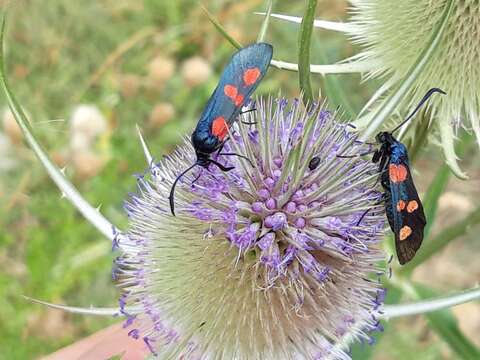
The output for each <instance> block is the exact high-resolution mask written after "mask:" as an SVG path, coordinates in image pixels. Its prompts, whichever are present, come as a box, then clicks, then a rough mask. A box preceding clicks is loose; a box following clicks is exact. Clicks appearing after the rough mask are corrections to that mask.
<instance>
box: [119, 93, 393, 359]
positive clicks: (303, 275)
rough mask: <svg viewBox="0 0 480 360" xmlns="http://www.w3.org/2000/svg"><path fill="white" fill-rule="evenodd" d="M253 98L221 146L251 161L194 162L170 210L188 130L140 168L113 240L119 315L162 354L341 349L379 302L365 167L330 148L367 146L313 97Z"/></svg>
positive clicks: (375, 198)
mask: <svg viewBox="0 0 480 360" xmlns="http://www.w3.org/2000/svg"><path fill="white" fill-rule="evenodd" d="M255 107H256V111H252V112H248V113H247V114H244V115H242V118H243V119H244V120H245V121H248V122H249V123H254V125H245V124H236V125H234V126H233V127H232V128H231V129H230V135H229V136H230V140H228V141H227V142H226V143H225V149H224V152H236V153H238V154H242V155H243V156H245V157H247V158H248V159H250V161H251V162H252V164H250V162H249V161H247V160H245V159H244V158H241V157H237V156H228V157H227V156H222V155H220V156H218V157H216V158H215V159H216V160H217V161H219V162H221V163H223V164H224V165H225V166H234V167H235V168H234V169H233V170H231V171H229V172H222V171H220V170H219V169H218V168H216V167H215V166H213V165H210V168H209V169H208V170H207V169H204V168H201V167H197V168H195V170H194V171H192V173H191V174H187V175H185V176H184V177H183V178H182V179H181V182H180V183H179V185H178V186H177V191H176V197H175V202H176V207H175V209H176V216H173V215H172V214H171V213H170V207H169V202H168V196H169V192H170V188H171V186H172V183H173V181H174V180H175V178H176V177H177V176H178V174H180V172H181V171H182V169H185V168H187V167H188V166H190V165H191V164H192V163H194V162H195V160H196V159H195V153H194V150H193V148H192V145H191V143H190V141H189V140H186V141H185V144H184V145H183V146H180V147H179V148H178V149H177V150H176V151H175V153H174V154H173V155H171V156H169V157H166V158H164V159H163V160H162V161H161V162H160V163H157V164H152V166H151V167H150V169H149V172H148V173H146V174H144V175H141V176H139V177H138V185H139V186H138V193H137V194H135V195H131V197H130V200H129V201H128V202H127V203H126V204H125V208H126V211H127V214H128V217H129V220H130V227H129V230H128V231H127V232H125V233H123V234H119V236H118V237H117V238H116V241H117V245H119V247H120V249H121V251H122V253H123V254H122V255H121V256H120V257H119V258H118V259H117V261H116V270H115V276H116V278H117V279H118V281H119V284H120V286H121V288H122V289H123V295H122V297H121V299H120V307H121V309H122V312H124V314H125V315H127V316H128V320H127V321H126V323H125V326H126V327H127V328H128V331H129V334H130V335H131V336H133V337H136V338H139V339H143V341H145V342H146V344H147V345H148V346H149V347H150V348H151V350H152V352H153V353H155V354H158V355H159V356H161V357H162V358H182V356H183V358H193V359H196V358H198V359H206V358H219V357H222V358H225V359H233V358H237V359H253V358H256V359H258V358H261V359H280V358H281V359H286V358H305V359H311V358H318V359H320V358H327V357H329V356H330V357H333V358H349V356H348V354H347V352H346V351H345V349H346V348H347V347H348V344H349V343H350V342H351V341H352V339H363V340H365V341H369V340H370V337H369V335H368V333H369V332H371V331H372V330H374V329H376V328H377V327H379V323H378V321H377V319H376V317H375V314H376V313H377V311H378V308H379V307H380V306H381V304H382V302H383V294H384V290H383V289H382V288H380V285H379V283H378V281H377V279H376V276H378V275H379V274H380V272H379V269H378V268H377V264H378V261H380V260H382V259H383V258H384V254H383V253H382V252H381V251H380V250H379V248H378V245H379V241H380V239H381V237H382V234H383V231H384V216H383V212H382V208H381V205H380V204H379V196H380V193H379V191H378V190H377V188H378V184H377V182H376V179H377V178H378V172H377V169H376V166H375V165H374V164H372V163H371V162H370V161H368V160H363V159H360V158H359V157H355V156H354V157H349V158H343V157H338V156H337V155H339V154H344V153H348V154H353V155H355V154H359V153H361V152H365V151H366V150H368V149H367V148H368V145H365V144H363V143H360V142H358V141H357V140H356V135H355V133H353V132H352V131H351V130H353V129H352V128H351V127H350V126H349V125H347V124H344V123H340V122H339V121H338V120H336V115H335V114H332V113H330V112H329V111H327V110H325V109H324V108H323V107H322V106H319V105H317V106H315V108H314V109H311V110H306V109H304V108H303V107H302V106H301V105H300V104H299V101H298V100H294V101H292V102H290V104H289V103H288V101H287V100H285V99H279V100H275V101H274V100H268V101H266V102H264V101H263V100H260V101H259V103H258V104H257V105H255ZM312 157H315V160H313V161H312V162H311V161H310V160H311V159H312ZM252 165H253V166H252ZM309 165H310V167H311V168H314V166H313V165H316V168H314V169H313V170H310V167H309ZM195 179H196V180H195ZM367 209H370V210H369V211H368V212H367V213H366V214H365V211H366V210H367ZM362 215H363V218H362ZM360 218H362V219H361V221H360ZM372 275H373V277H372ZM127 309H128V310H127ZM132 309H133V310H132Z"/></svg>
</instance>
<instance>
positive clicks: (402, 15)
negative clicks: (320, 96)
mask: <svg viewBox="0 0 480 360" xmlns="http://www.w3.org/2000/svg"><path fill="white" fill-rule="evenodd" d="M351 3H352V5H353V7H352V13H351V14H352V17H351V22H352V23H353V24H354V25H355V29H356V30H355V31H354V33H353V40H354V41H355V42H357V43H359V44H360V45H362V47H363V49H364V50H363V51H362V52H361V53H360V54H359V55H357V56H356V58H360V59H367V60H370V61H372V62H375V64H379V67H378V68H377V69H375V71H372V73H371V75H381V74H388V75H392V76H393V80H394V81H400V79H402V78H403V77H405V76H406V74H407V72H408V69H409V68H410V67H411V66H412V65H413V64H414V63H415V61H416V60H417V58H418V57H419V55H420V54H421V52H422V50H423V49H424V48H425V47H426V46H427V44H428V41H429V39H430V37H431V34H432V30H433V28H434V27H435V24H437V23H438V21H439V20H440V18H441V15H442V13H443V11H444V9H445V6H446V4H447V1H445V0H402V1H397V0H351ZM478 59H480V1H479V0H461V1H460V0H454V1H453V10H452V13H451V15H450V18H449V19H448V23H447V27H446V29H445V33H444V35H443V37H442V39H441V41H440V43H439V45H438V48H437V49H436V51H435V53H434V54H433V57H432V58H431V59H430V62H429V63H428V65H427V67H426V68H425V70H424V71H423V72H422V74H421V75H420V76H419V77H418V78H417V80H416V82H415V85H414V87H413V89H414V90H413V91H411V93H410V96H409V98H408V99H407V102H408V103H409V104H410V105H412V104H413V103H414V102H415V101H417V100H416V99H418V98H420V97H421V96H422V95H423V94H424V93H425V92H426V91H427V90H428V89H429V88H430V87H439V88H441V89H443V90H445V91H446V92H447V94H448V95H447V96H443V97H441V98H438V99H436V100H435V102H432V103H431V104H430V105H429V106H430V108H431V110H432V115H433V118H434V119H435V123H436V124H437V125H438V126H439V129H440V136H441V140H442V146H443V148H444V151H445V155H446V158H447V161H448V163H449V165H450V167H451V168H452V169H453V170H454V171H455V172H456V174H457V175H459V176H461V177H464V176H465V174H463V172H462V171H461V170H460V168H459V167H458V165H457V162H456V158H455V153H454V149H453V139H454V134H455V132H456V130H457V129H458V127H460V126H463V127H465V128H469V129H473V131H474V132H475V134H476V136H477V139H478V142H479V144H480V119H479V117H480V95H479V94H480V92H479V91H478V89H480V66H479V62H478V61H479V60H478Z"/></svg>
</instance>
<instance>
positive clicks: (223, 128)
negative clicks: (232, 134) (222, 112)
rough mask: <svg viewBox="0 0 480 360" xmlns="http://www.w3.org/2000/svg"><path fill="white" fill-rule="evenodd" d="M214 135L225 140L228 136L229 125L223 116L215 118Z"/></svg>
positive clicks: (213, 123)
mask: <svg viewBox="0 0 480 360" xmlns="http://www.w3.org/2000/svg"><path fill="white" fill-rule="evenodd" d="M212 134H213V135H214V136H216V137H217V138H218V139H219V140H223V139H224V138H225V136H227V134H228V125H227V122H226V121H225V118H224V117H223V116H219V117H217V118H215V119H214V120H213V122H212Z"/></svg>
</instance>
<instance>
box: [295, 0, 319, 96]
mask: <svg viewBox="0 0 480 360" xmlns="http://www.w3.org/2000/svg"><path fill="white" fill-rule="evenodd" d="M316 7H317V0H307V8H306V10H305V14H304V16H303V19H302V24H301V25H300V34H299V38H298V77H299V80H300V90H301V91H302V93H303V102H304V104H312V103H313V99H314V97H313V91H312V83H311V81H310V42H311V39H312V31H313V22H314V20H315V9H316Z"/></svg>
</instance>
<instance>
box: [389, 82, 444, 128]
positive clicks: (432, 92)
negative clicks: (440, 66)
mask: <svg viewBox="0 0 480 360" xmlns="http://www.w3.org/2000/svg"><path fill="white" fill-rule="evenodd" d="M434 93H440V94H443V95H447V93H446V92H445V91H443V90H442V89H439V88H431V89H430V90H428V91H427V93H426V94H425V95H424V96H423V98H422V100H420V102H419V103H418V105H417V107H416V108H415V109H414V110H413V111H412V113H411V114H410V115H408V116H407V118H406V119H405V120H403V121H402V122H401V123H400V125H398V126H397V127H396V128H395V129H393V130H392V131H391V133H392V134H393V133H394V132H395V131H397V130H398V129H400V128H401V127H402V126H403V125H405V124H406V123H407V122H408V121H409V120H410V119H411V118H413V117H414V116H415V114H416V113H417V112H418V110H420V108H421V107H422V106H423V104H424V103H425V102H426V101H427V100H428V99H429V98H430V96H432V95H433V94H434Z"/></svg>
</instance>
